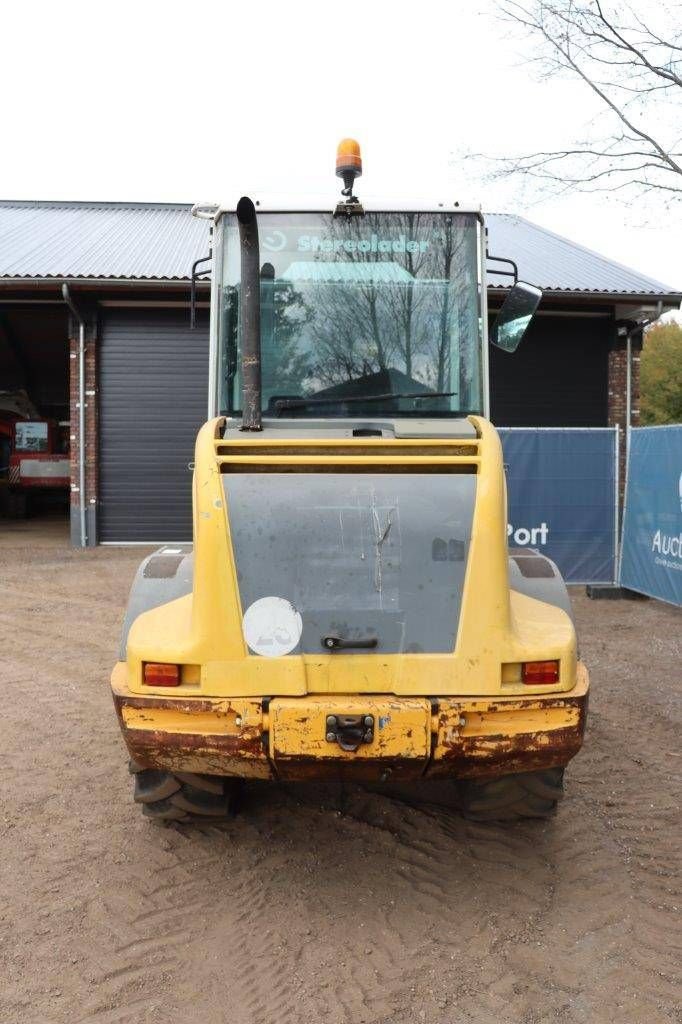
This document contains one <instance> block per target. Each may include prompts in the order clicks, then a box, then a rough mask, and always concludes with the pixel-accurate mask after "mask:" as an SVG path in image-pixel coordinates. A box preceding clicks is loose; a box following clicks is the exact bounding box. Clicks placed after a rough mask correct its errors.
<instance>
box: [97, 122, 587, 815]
mask: <svg viewBox="0 0 682 1024" xmlns="http://www.w3.org/2000/svg"><path fill="white" fill-rule="evenodd" d="M360 171H361V163H360V153H359V147H358V146H357V144H356V143H354V142H353V141H352V140H344V142H343V143H342V145H341V147H340V149H339V156H338V159H337V173H338V174H339V176H340V177H342V178H343V183H344V189H343V193H342V195H343V197H344V198H343V199H342V201H340V202H339V203H338V204H336V205H334V204H333V203H330V204H329V206H328V208H326V209H325V208H323V205H324V204H317V205H315V204H311V205H310V207H305V208H303V207H302V206H300V205H299V206H296V207H291V208H288V207H286V206H284V205H282V204H273V203H270V204H268V203H267V202H266V201H265V200H261V201H254V200H252V199H250V198H248V197H243V198H242V199H240V200H239V202H238V203H235V204H230V205H227V206H219V207H211V208H208V207H206V206H199V207H196V208H195V213H196V214H197V215H199V216H204V217H210V219H211V221H212V254H213V255H212V264H211V279H212V293H211V326H210V370H209V416H210V418H209V420H208V422H207V423H206V424H205V425H204V426H203V427H202V428H201V430H200V431H199V435H198V438H197V442H196V461H195V468H194V479H193V516H194V527H193V545H192V546H191V547H190V546H187V547H183V546H175V547H165V548H162V549H161V550H160V551H158V552H156V553H155V554H153V555H151V556H150V557H149V558H147V559H146V560H145V561H144V562H143V563H142V565H141V567H140V569H139V571H138V573H137V576H136V579H135V581H134V584H133V588H132V592H131V596H130V602H129V606H128V610H127V613H126V617H125V622H124V629H123V639H122V646H121V652H120V660H119V662H118V663H117V665H116V666H115V668H114V672H113V676H112V688H113V697H114V703H115V706H116V710H117V713H118V718H119V722H120V727H121V730H122V733H123V737H124V739H125V743H126V746H127V748H128V751H129V754H130V767H131V771H132V773H133V776H134V799H135V800H136V801H137V802H138V803H139V804H140V805H141V807H142V810H143V812H144V813H145V814H146V815H148V816H149V817H150V818H153V819H157V820H160V821H169V820H187V819H200V820H203V819H210V820H215V819H219V818H222V817H225V816H226V815H228V814H229V812H230V807H231V803H232V799H233V796H234V794H235V790H236V787H237V786H238V785H239V784H240V781H241V780H245V779H246V780H248V779H261V780H283V781H297V780H301V781H310V780H341V781H343V780H353V781H359V782H361V783H368V784H373V785H379V786H381V785H386V784H393V783H404V782H410V783H412V784H413V783H414V782H415V781H419V780H422V781H423V782H424V783H426V782H427V781H428V780H437V779H440V780H443V782H444V783H447V785H448V786H450V785H451V786H452V791H453V793H454V794H455V795H456V799H457V802H458V804H459V806H460V807H461V809H462V812H463V813H464V814H466V815H468V816H469V817H473V818H478V819H493V818H502V819H505V818H516V817H525V816H531V817H544V816H546V815H549V814H550V813H551V812H552V811H553V810H554V808H555V806H556V803H557V800H558V799H559V797H560V796H561V794H562V777H563V771H564V766H565V765H566V764H567V763H568V761H569V760H570V759H571V758H572V757H573V756H574V755H575V754H576V753H577V751H578V750H579V748H580V746H581V743H582V738H583V732H584V727H585V716H586V711H587V696H588V675H587V671H586V669H585V666H584V665H583V664H582V663H581V662H580V661H579V660H578V657H577V651H576V636H575V630H574V626H573V622H572V619H571V610H570V602H569V599H568V596H567V592H566V587H565V585H564V583H563V580H562V579H561V576H560V574H559V572H558V571H557V568H556V566H555V565H554V564H553V563H552V562H551V561H549V560H548V559H547V558H545V557H543V556H542V555H540V554H538V553H537V552H535V551H532V550H529V549H522V550H517V551H514V550H512V551H509V550H508V548H507V506H506V490H505V476H504V466H503V461H502V452H501V447H500V441H499V438H498V435H497V434H496V432H495V430H494V429H493V427H492V426H491V425H490V423H489V422H488V419H487V417H488V408H489V397H488V395H489V388H488V359H487V352H488V343H489V339H488V315H487V307H486V287H485V273H486V266H490V261H491V260H497V261H498V263H500V264H502V265H503V266H504V267H505V268H507V269H504V270H500V271H498V272H500V273H506V274H508V275H510V277H512V278H513V281H514V284H513V287H511V289H510V292H509V294H508V297H507V299H506V301H505V303H504V305H503V307H502V309H501V310H500V311H499V313H498V315H497V319H496V320H495V322H494V323H493V325H492V327H491V330H490V334H491V337H490V341H491V342H492V343H493V344H496V345H498V346H499V347H501V348H502V349H504V350H506V351H507V352H508V353H509V358H510V359H512V358H513V355H512V353H513V351H514V349H515V348H516V346H517V345H518V343H519V341H520V340H521V337H522V335H523V333H524V331H525V329H526V327H527V324H528V322H529V320H530V319H531V317H532V315H533V313H534V311H535V309H536V307H537V304H538V302H539V300H540V297H541V293H540V291H539V290H538V289H536V288H534V287H532V286H530V285H527V284H524V283H522V282H519V281H517V272H516V268H515V266H514V265H513V264H512V262H511V261H509V260H505V259H503V258H500V257H493V256H490V255H489V254H488V253H487V251H486V235H485V227H484V222H483V218H482V215H481V212H480V210H479V209H473V208H471V209H467V208H462V207H460V206H459V205H458V204H448V203H441V202H434V203H430V204H429V203H422V204H416V203H412V204H409V203H408V204H404V205H399V204H394V205H391V206H389V205H388V204H381V203H378V204H377V203H375V204H369V203H364V204H363V203H362V202H360V201H359V200H358V199H357V198H356V196H354V195H353V188H354V181H355V179H356V178H357V176H358V175H359V173H360ZM509 268H510V269H509Z"/></svg>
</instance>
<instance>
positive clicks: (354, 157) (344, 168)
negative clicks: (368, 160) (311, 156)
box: [336, 139, 362, 196]
mask: <svg viewBox="0 0 682 1024" xmlns="http://www.w3.org/2000/svg"><path fill="white" fill-rule="evenodd" d="M336 174H337V177H339V178H343V184H344V188H343V191H342V192H341V195H344V196H350V195H352V193H353V182H354V181H355V179H356V178H359V177H360V175H361V174H362V157H361V156H360V143H359V142H356V141H355V139H341V142H339V145H338V148H337V150H336Z"/></svg>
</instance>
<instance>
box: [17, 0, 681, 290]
mask: <svg viewBox="0 0 682 1024" xmlns="http://www.w3.org/2000/svg"><path fill="white" fill-rule="evenodd" d="M660 6H661V5H660V4H658V3H656V4H652V3H650V2H649V0H646V2H644V0H642V2H641V3H639V4H638V7H639V8H640V9H641V10H643V11H652V10H653V11H658V12H659V14H660ZM495 8H496V4H495V3H494V2H493V0H481V2H478V0H471V2H467V0H460V2H447V0H443V2H435V0H411V2H409V3H407V2H404V0H388V2H386V0H371V2H369V0H364V2H363V3H358V4H351V3H346V4H344V3H340V2H335V3H331V2H328V0H316V2H308V0H284V2H282V0H280V2H272V0H259V2H254V0H251V2H248V3H247V2H241V0H233V2H231V3H229V2H223V3H214V2H211V0H203V2H201V3H196V4H192V3H186V2H184V3H177V2H174V0H135V2H130V0H116V2H115V3H106V2H102V0H99V2H93V0H89V2H79V0H62V2H60V3H54V2H50V3H46V2H41V0H37V2H36V0H33V2H31V0H24V2H22V3H4V4H2V5H1V6H0V35H1V38H2V41H3V47H2V50H3V54H2V61H1V62H0V85H1V86H2V95H3V97H4V103H3V116H2V138H3V143H4V144H3V146H2V160H1V161H0V198H3V199H80V200H97V199H99V200H125V201H130V200H140V201H163V202H167V201H182V202H194V201H196V200H197V199H220V198H221V197H225V196H231V195H232V194H234V193H235V192H238V191H248V190H254V191H255V190H260V191H268V192H273V191H274V192H277V193H281V192H290V193H292V196H296V195H304V194H305V193H306V192H311V191H312V192H315V193H316V194H322V195H328V196H329V198H330V201H332V199H333V198H334V197H335V195H336V193H337V182H336V181H335V179H334V177H333V173H334V157H335V149H336V144H337V142H338V140H339V139H340V138H341V137H343V136H345V135H351V136H354V137H356V138H358V139H359V141H360V142H361V144H362V149H363V159H364V176H363V179H362V182H361V188H359V189H358V192H359V194H360V196H361V197H362V195H365V196H367V197H369V196H373V197H383V196H389V195H401V196H420V197H425V198H445V199H460V200H462V201H474V202H481V203H482V205H483V207H484V209H487V210H490V211H504V212H512V213H522V214H524V215H525V216H527V217H528V218H529V219H531V220H534V221H536V222H537V223H539V224H542V225H543V226H545V227H548V228H550V229H551V230H554V231H556V232H558V233H560V234H564V235H566V236H568V237H569V238H571V239H573V240H574V241H577V242H581V243H582V244H584V245H587V246H589V247H590V248H593V249H596V250H597V251H600V252H602V253H604V254H605V255H607V256H610V257H612V258H613V259H616V260H618V261H620V262H621V263H625V264H627V265H629V266H632V267H635V268H636V269H638V270H641V271H643V272H644V273H647V274H649V275H651V276H652V277H656V278H658V279H659V280H662V281H663V282H665V283H668V284H670V285H672V286H675V287H677V288H680V287H682V245H681V244H680V236H681V231H680V228H681V227H682V220H681V218H680V215H679V214H678V215H676V216H673V215H672V214H671V213H670V212H669V211H667V210H666V209H665V208H664V205H663V203H662V202H656V201H649V202H648V203H647V205H646V206H645V207H641V206H639V205H637V204H634V203H627V202H625V201H624V199H623V197H622V195H620V196H618V197H617V198H615V197H613V198H611V199H609V197H605V196H603V195H602V196H599V197H594V196H592V197H591V196H587V195H578V196H573V197H570V198H565V199H563V200H561V201H559V200H553V201H551V202H548V201H545V202H541V203H538V202H535V201H533V197H530V198H529V197H528V196H525V197H523V200H522V196H521V189H520V188H517V187H516V186H511V187H510V186H509V185H506V186H501V185H494V186H493V185H483V184H482V182H481V181H480V179H479V176H478V174H477V169H476V167H475V166H472V164H471V163H470V162H469V161H463V160H462V155H463V154H464V153H465V152H466V151H467V150H471V151H486V152H491V151H492V152H495V153H502V152H505V151H511V150H514V151H524V150H525V151H531V150H534V149H537V148H542V149H547V148H551V147H552V146H553V145H562V144H566V143H569V142H571V141H574V140H575V138H576V137H584V135H585V131H586V128H585V125H586V124H588V123H590V122H591V121H593V119H594V118H595V117H598V116H599V115H598V110H597V108H596V106H595V105H594V102H593V100H592V98H591V95H590V93H589V92H588V91H587V90H586V89H584V88H582V87H581V86H580V85H579V83H574V82H550V83H547V82H545V83H542V84H541V83H539V82H538V79H537V70H536V68H535V66H534V65H532V64H531V63H530V58H531V57H532V56H534V54H533V52H532V51H531V50H530V49H529V44H528V42H525V43H524V41H523V40H522V39H521V38H519V37H514V36H513V34H511V33H510V30H509V26H508V25H505V24H504V23H503V22H501V21H500V20H499V19H498V18H496V17H495V15H494V12H495ZM345 12H347V13H345Z"/></svg>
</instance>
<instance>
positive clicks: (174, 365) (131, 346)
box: [99, 309, 208, 542]
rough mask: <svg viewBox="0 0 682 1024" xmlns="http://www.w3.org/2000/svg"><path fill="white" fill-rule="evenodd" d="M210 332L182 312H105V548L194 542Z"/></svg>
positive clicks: (102, 402) (102, 381) (102, 537)
mask: <svg viewBox="0 0 682 1024" xmlns="http://www.w3.org/2000/svg"><path fill="white" fill-rule="evenodd" d="M207 374H208V329H207V323H206V319H205V318H202V319H200V321H199V326H198V328H197V330H196V331H190V329H189V318H188V314H187V312H186V311H185V310H131V309H121V310H117V309H107V310H105V311H104V313H103V322H102V330H101V344H100V351H99V435H100V464H99V468H100V488H99V498H100V513H99V540H101V541H121V542H123V541H150V542H157V541H165V540H167V541H182V540H190V539H191V536H192V516H191V509H192V494H191V488H192V473H191V471H190V470H189V469H188V465H189V464H190V463H191V462H192V461H193V459H194V441H195V438H196V434H197V431H198V429H199V427H200V426H201V424H202V423H203V422H204V420H205V418H206V388H207Z"/></svg>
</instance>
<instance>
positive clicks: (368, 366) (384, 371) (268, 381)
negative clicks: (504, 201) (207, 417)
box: [223, 213, 479, 411]
mask: <svg viewBox="0 0 682 1024" xmlns="http://www.w3.org/2000/svg"><path fill="white" fill-rule="evenodd" d="M265 216H267V215H265ZM271 216H272V217H273V220H274V217H275V215H271ZM277 217H278V221H277V223H278V225H281V227H282V228H283V229H285V231H288V234H287V235H285V233H284V231H281V232H280V234H281V235H282V237H283V238H287V247H286V249H283V250H282V249H280V250H278V251H277V253H276V254H275V255H274V257H271V258H273V259H274V261H275V264H276V267H277V270H276V274H277V276H276V277H275V278H274V279H273V274H274V273H275V269H274V266H273V265H272V264H268V263H264V265H263V276H262V284H261V312H262V324H261V336H262V356H263V399H264V405H266V406H267V404H268V402H269V400H270V399H271V398H272V397H273V396H297V395H299V396H313V395H315V394H318V393H321V392H326V391H329V389H333V390H334V391H335V392H336V390H337V389H338V390H339V392H341V393H346V392H347V393H349V394H350V393H351V392H350V391H347V388H348V385H350V384H351V383H352V382H355V386H354V387H353V388H352V393H353V394H356V395H357V394H362V393H363V388H364V389H366V390H365V393H367V394H371V393H375V392H376V393H380V392H381V391H382V390H386V387H387V383H386V382H388V390H391V391H393V390H394V385H395V390H400V391H401V392H409V391H413V392H418V391H421V390H423V389H429V390H431V391H435V392H453V393H454V397H453V398H452V399H448V398H441V399H439V400H437V401H434V402H433V403H429V404H430V407H431V408H433V407H434V406H436V409H442V410H444V411H449V410H450V409H452V410H453V411H455V410H457V408H460V409H462V408H466V409H469V408H477V407H478V406H479V394H478V384H479V364H478V359H479V339H478V295H477V272H476V234H475V223H474V218H473V217H470V216H467V215H448V214H431V213H390V214H371V213H368V214H366V215H365V216H364V217H362V218H359V217H358V218H351V219H348V220H347V219H345V218H337V219H335V218H334V217H332V216H331V215H322V214H312V215H305V214H291V215H286V217H285V215H277ZM269 226H270V225H268V227H269ZM306 232H310V234H306ZM237 296H238V290H237V289H235V288H234V287H226V288H224V290H223V303H224V316H223V339H224V344H225V348H224V363H223V366H224V370H225V374H226V378H227V379H226V384H227V391H228V394H229V395H230V397H232V396H234V399H235V400H236V401H235V404H236V405H237V406H238V405H239V399H238V397H237V395H236V391H237V390H238V381H237V376H238V365H237V358H236V345H237V335H238V327H237V324H238V309H237V305H238V302H237ZM363 382H364V383H363ZM398 382H399V383H398ZM344 385H346V387H345V388H344ZM377 389H378V392H377ZM340 397H342V395H341V394H340ZM230 405H232V403H230ZM232 407H234V406H232ZM410 408H412V406H410Z"/></svg>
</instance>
